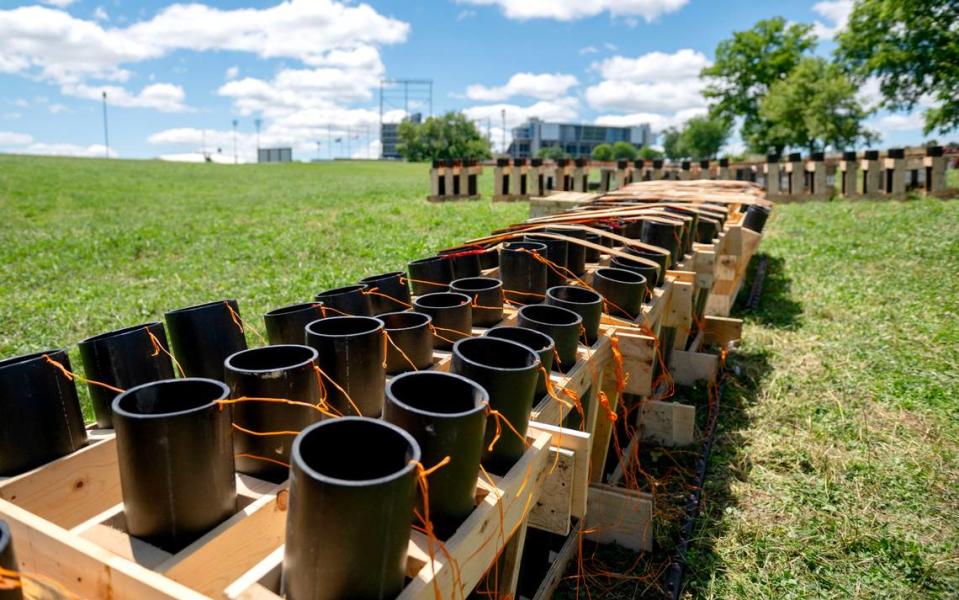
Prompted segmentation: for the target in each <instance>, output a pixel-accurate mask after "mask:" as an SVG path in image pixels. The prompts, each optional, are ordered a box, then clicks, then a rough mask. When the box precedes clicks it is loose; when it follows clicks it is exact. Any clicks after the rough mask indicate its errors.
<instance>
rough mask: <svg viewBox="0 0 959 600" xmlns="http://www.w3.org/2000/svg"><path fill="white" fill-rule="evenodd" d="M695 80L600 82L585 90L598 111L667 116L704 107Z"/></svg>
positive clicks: (591, 103) (590, 102)
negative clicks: (678, 111) (652, 113)
mask: <svg viewBox="0 0 959 600" xmlns="http://www.w3.org/2000/svg"><path fill="white" fill-rule="evenodd" d="M702 89H703V85H702V84H701V83H700V82H699V81H697V80H684V81H678V82H671V81H660V82H655V83H630V82H626V81H610V80H607V81H602V82H600V83H598V84H597V85H594V86H592V87H590V88H589V89H587V90H586V101H587V102H589V104H590V106H592V107H593V108H595V109H597V110H601V111H622V112H655V113H670V112H675V111H677V110H683V109H687V108H697V107H705V106H706V102H705V99H704V98H703V96H702Z"/></svg>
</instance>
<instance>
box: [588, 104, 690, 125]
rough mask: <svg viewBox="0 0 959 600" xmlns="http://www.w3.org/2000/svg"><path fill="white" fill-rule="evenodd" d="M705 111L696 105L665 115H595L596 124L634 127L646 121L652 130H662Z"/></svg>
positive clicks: (642, 113) (648, 113) (647, 113)
mask: <svg viewBox="0 0 959 600" xmlns="http://www.w3.org/2000/svg"><path fill="white" fill-rule="evenodd" d="M706 113H707V109H706V108H705V107H697V108H687V109H683V110H680V111H677V112H675V113H673V114H666V115H663V114H658V113H650V112H640V113H631V114H626V115H600V116H598V117H596V124H597V125H609V126H613V127H636V126H638V125H642V124H644V123H647V124H649V126H650V127H651V128H652V129H653V131H662V130H664V129H666V128H667V127H679V126H681V125H682V124H683V123H685V122H686V121H688V120H689V119H691V118H693V117H699V116H702V115H705V114H706Z"/></svg>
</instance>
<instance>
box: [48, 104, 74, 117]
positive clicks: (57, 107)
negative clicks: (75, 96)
mask: <svg viewBox="0 0 959 600" xmlns="http://www.w3.org/2000/svg"><path fill="white" fill-rule="evenodd" d="M47 110H49V111H50V113H51V114H54V115H59V114H60V113H64V112H70V109H69V108H68V107H67V105H66V104H60V103H54V104H51V105H49V106H47Z"/></svg>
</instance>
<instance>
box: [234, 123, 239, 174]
mask: <svg viewBox="0 0 959 600" xmlns="http://www.w3.org/2000/svg"><path fill="white" fill-rule="evenodd" d="M236 125H237V120H236V119H233V164H235V165H238V164H240V158H239V156H238V155H237V153H236Z"/></svg>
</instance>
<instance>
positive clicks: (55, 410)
mask: <svg viewBox="0 0 959 600" xmlns="http://www.w3.org/2000/svg"><path fill="white" fill-rule="evenodd" d="M45 357H49V358H50V359H51V360H54V361H56V362H58V363H60V364H62V365H63V367H64V368H65V369H66V370H67V371H71V372H72V371H73V369H72V368H71V367H70V358H69V357H68V356H67V353H66V351H65V350H47V351H46V352H37V353H35V354H27V355H25V356H17V357H14V358H8V359H6V360H3V361H0V415H2V417H0V476H4V477H9V476H12V475H19V474H20V473H23V472H24V471H29V470H30V469H33V468H34V467H39V466H40V465H42V464H45V463H48V462H50V461H51V460H53V459H55V458H60V457H61V456H66V455H67V454H70V453H71V452H73V451H75V450H78V449H79V448H81V447H82V446H84V445H85V444H86V443H87V432H86V429H84V427H83V413H82V412H81V411H80V401H79V399H78V398H77V388H76V385H74V383H73V381H72V380H70V379H69V378H68V377H67V376H66V375H65V374H64V373H63V372H62V371H60V370H59V369H58V368H57V367H55V366H54V365H53V364H51V363H49V362H48V361H47V360H46V358H45Z"/></svg>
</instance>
